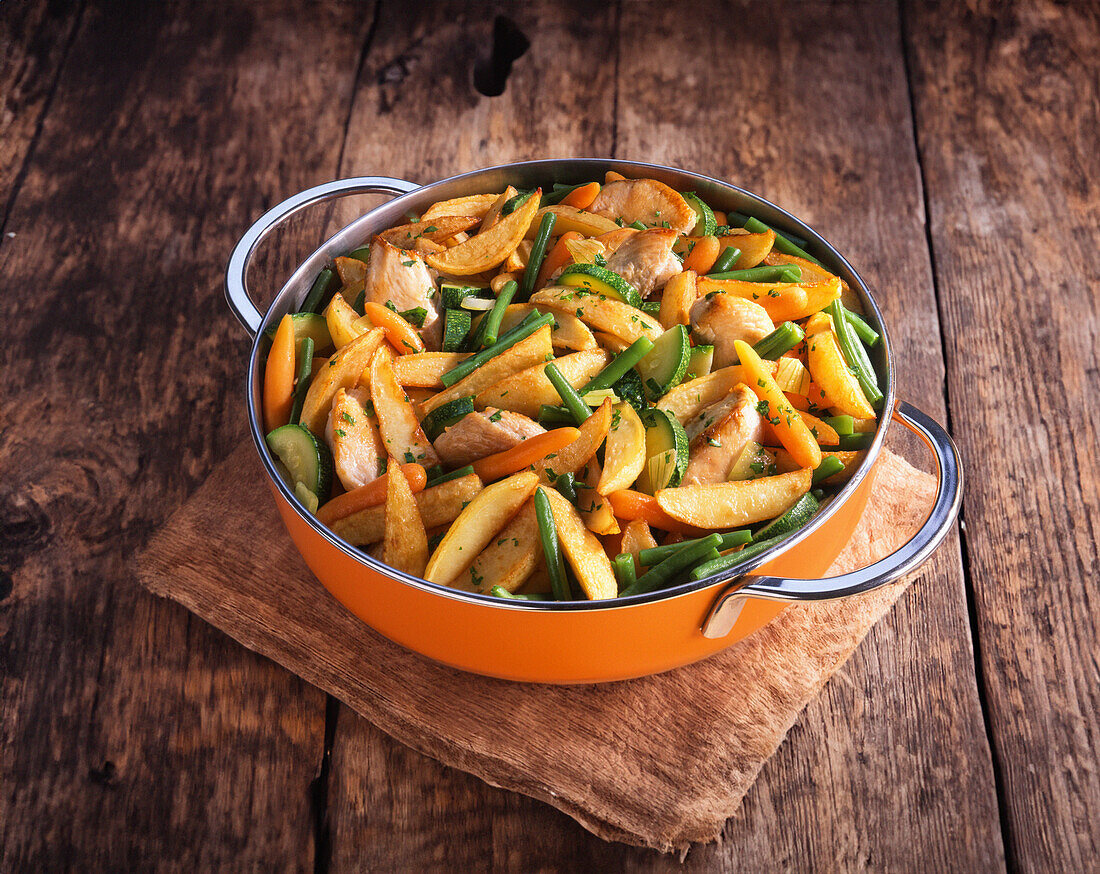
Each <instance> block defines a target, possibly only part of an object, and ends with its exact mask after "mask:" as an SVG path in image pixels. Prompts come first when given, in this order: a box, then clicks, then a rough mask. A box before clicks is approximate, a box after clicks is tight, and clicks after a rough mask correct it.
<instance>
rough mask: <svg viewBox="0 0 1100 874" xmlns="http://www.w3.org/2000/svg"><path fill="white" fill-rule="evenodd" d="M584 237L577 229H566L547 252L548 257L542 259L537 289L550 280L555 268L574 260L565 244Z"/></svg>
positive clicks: (537, 278) (536, 282) (536, 283)
mask: <svg viewBox="0 0 1100 874" xmlns="http://www.w3.org/2000/svg"><path fill="white" fill-rule="evenodd" d="M583 239H584V237H583V236H582V235H581V234H579V233H577V232H576V231H566V232H565V233H564V234H562V235H561V236H560V237H558V241H557V242H556V243H555V244H554V248H553V249H551V250H550V251H549V252H547V253H546V257H545V258H544V259H543V261H542V267H540V268H539V275H538V276H537V277H536V278H535V290H536V291H538V290H539V289H540V288H542V287H543V286H544V285H546V283H547V282H549V281H550V277H551V276H552V275H553V273H554V271H555V270H558V269H560V268H562V267H564V266H565V265H566V264H568V263H569V262H570V261H572V260H573V256H572V255H570V254H569V250H568V249H567V248H566V247H565V244H566V243H568V242H571V241H573V240H583Z"/></svg>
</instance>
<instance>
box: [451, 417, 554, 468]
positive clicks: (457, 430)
mask: <svg viewBox="0 0 1100 874" xmlns="http://www.w3.org/2000/svg"><path fill="white" fill-rule="evenodd" d="M545 430H546V429H545V428H543V427H542V426H541V425H540V424H538V422H534V421H532V420H531V419H528V418H527V417H526V416H524V415H521V414H520V413H513V412H510V411H508V410H498V409H496V408H495V407H486V408H485V410H484V412H480V413H469V414H468V415H465V416H463V417H462V418H461V419H459V420H458V421H457V422H455V424H453V425H451V426H450V427H449V428H447V429H446V430H445V431H444V432H443V433H442V434H440V435H439V436H438V437H436V438H435V443H434V444H433V445H434V446H435V451H436V452H437V453H439V457H440V458H441V459H443V461H444V462H445V463H446V464H449V465H451V466H453V467H461V466H462V465H464V464H469V463H470V462H472V461H477V460H478V459H479V458H484V457H485V456H486V455H492V454H493V453H494V452H503V451H504V450H505V449H511V448H512V447H513V446H516V445H517V444H519V443H522V442H523V441H524V440H526V439H527V438H528V437H534V436H535V435H536V434H542V433H543V432H544V431H545Z"/></svg>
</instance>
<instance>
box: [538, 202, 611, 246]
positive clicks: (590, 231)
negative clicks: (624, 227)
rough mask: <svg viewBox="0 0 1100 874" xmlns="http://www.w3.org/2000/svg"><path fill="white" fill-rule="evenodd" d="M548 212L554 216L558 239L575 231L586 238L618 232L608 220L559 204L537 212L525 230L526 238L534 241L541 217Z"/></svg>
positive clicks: (555, 234)
mask: <svg viewBox="0 0 1100 874" xmlns="http://www.w3.org/2000/svg"><path fill="white" fill-rule="evenodd" d="M548 212H550V213H553V214H554V216H555V218H554V236H555V237H560V236H561V235H562V234H564V233H565V232H566V231H576V232H577V233H579V234H583V235H584V236H586V237H598V236H599V235H600V234H606V233H609V232H611V231H617V230H619V226H618V225H617V224H615V222H613V221H611V219H609V218H604V217H603V216H599V215H594V214H593V213H590V212H586V211H585V210H583V209H577V208H576V207H575V206H562V205H561V204H557V205H555V206H547V207H544V208H543V209H540V210H539V211H538V213H537V214H536V215H535V217H534V220H533V221H532V222H531V226H530V227H529V228H528V229H527V236H528V237H529V238H530V239H534V237H535V235H536V234H537V233H538V231H539V224H540V223H541V222H542V217H543V216H544V215H545V214H546V213H548Z"/></svg>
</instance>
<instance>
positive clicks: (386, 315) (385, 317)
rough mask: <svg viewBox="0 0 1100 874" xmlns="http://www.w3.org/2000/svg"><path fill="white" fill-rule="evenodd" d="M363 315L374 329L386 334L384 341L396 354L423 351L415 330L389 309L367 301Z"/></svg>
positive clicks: (421, 342)
mask: <svg viewBox="0 0 1100 874" xmlns="http://www.w3.org/2000/svg"><path fill="white" fill-rule="evenodd" d="M363 315H365V316H366V317H367V318H368V319H370V321H371V323H372V324H373V325H374V326H375V327H376V328H381V329H382V330H383V331H385V332H386V339H387V340H389V341H390V344H391V345H392V346H393V347H394V349H396V350H397V352H398V354H401V355H405V354H408V353H409V352H423V351H424V341H423V340H421V339H420V335H419V334H418V333H417V332H416V328H414V327H413V326H412V325H410V324H409V323H408V322H407V321H405V319H404V317H402V316H401V315H400V314H399V313H395V312H394V311H393V310H391V309H389V307H384V306H382V304H380V303H375V302H374V301H372V300H368V301H367V302H366V303H364V304H363Z"/></svg>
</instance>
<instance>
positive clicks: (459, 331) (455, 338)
mask: <svg viewBox="0 0 1100 874" xmlns="http://www.w3.org/2000/svg"><path fill="white" fill-rule="evenodd" d="M472 322H473V320H472V319H471V317H470V314H469V313H468V312H467V311H466V310H458V309H455V310H447V311H446V315H445V316H444V321H443V351H444V352H461V351H462V345H463V344H464V343H465V342H466V337H467V336H468V335H469V333H470V325H471V324H472Z"/></svg>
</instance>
